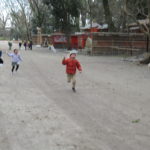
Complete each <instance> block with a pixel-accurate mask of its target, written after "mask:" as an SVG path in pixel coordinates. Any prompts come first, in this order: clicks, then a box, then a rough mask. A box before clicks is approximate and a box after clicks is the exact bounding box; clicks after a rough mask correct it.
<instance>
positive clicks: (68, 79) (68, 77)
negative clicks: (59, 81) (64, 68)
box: [67, 74, 72, 83]
mask: <svg viewBox="0 0 150 150" xmlns="http://www.w3.org/2000/svg"><path fill="white" fill-rule="evenodd" d="M71 78H72V75H71V74H67V81H68V82H69V83H70V82H71Z"/></svg>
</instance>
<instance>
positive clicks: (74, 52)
mask: <svg viewBox="0 0 150 150" xmlns="http://www.w3.org/2000/svg"><path fill="white" fill-rule="evenodd" d="M77 53H78V52H77V51H76V50H72V51H70V55H71V54H77Z"/></svg>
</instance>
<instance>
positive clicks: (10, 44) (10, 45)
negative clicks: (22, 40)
mask: <svg viewBox="0 0 150 150" xmlns="http://www.w3.org/2000/svg"><path fill="white" fill-rule="evenodd" d="M8 46H9V50H11V48H12V42H11V41H9V42H8Z"/></svg>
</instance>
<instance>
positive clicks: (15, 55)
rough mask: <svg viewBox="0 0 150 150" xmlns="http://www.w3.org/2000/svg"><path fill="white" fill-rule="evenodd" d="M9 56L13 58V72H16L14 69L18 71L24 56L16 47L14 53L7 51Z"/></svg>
mask: <svg viewBox="0 0 150 150" xmlns="http://www.w3.org/2000/svg"><path fill="white" fill-rule="evenodd" d="M7 54H8V56H9V57H11V58H12V69H11V71H12V74H13V72H14V70H15V71H16V72H17V71H18V69H19V64H20V62H21V61H22V58H21V56H20V54H19V52H18V49H14V52H13V53H7Z"/></svg>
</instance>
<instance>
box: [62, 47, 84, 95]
mask: <svg viewBox="0 0 150 150" xmlns="http://www.w3.org/2000/svg"><path fill="white" fill-rule="evenodd" d="M76 55H77V51H76V50H72V51H71V52H70V58H68V59H66V58H65V57H64V59H63V60H62V64H63V65H66V73H67V79H68V82H69V83H70V82H71V81H72V90H73V91H74V92H76V89H75V85H76V70H77V69H78V70H79V71H80V73H81V72H82V67H81V65H80V62H79V61H78V60H77V59H76Z"/></svg>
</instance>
